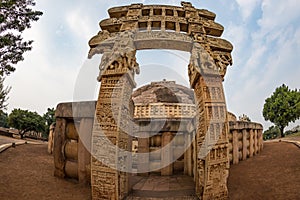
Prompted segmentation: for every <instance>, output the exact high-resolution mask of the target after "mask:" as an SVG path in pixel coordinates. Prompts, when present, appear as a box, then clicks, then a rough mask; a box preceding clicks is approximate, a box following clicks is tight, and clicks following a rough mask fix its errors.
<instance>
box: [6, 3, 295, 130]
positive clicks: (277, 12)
mask: <svg viewBox="0 0 300 200" xmlns="http://www.w3.org/2000/svg"><path fill="white" fill-rule="evenodd" d="M191 2H192V3H193V5H194V6H195V7H197V8H204V9H208V10H210V11H213V12H215V13H216V14H217V18H216V21H217V22H218V23H220V24H222V25H223V26H224V27H225V31H224V34H223V36H222V37H223V38H225V39H227V40H229V41H230V42H231V43H232V44H233V45H234V51H233V53H232V55H233V60H234V65H233V66H231V67H229V68H228V70H227V75H226V77H225V81H224V88H225V93H226V101H227V107H228V110H229V111H231V112H233V113H235V114H236V115H237V116H239V115H242V114H247V115H248V116H249V117H250V118H251V119H252V121H256V122H260V123H262V124H263V125H264V128H265V129H266V128H268V127H269V126H270V125H271V123H269V122H265V121H264V119H263V117H262V108H263V104H264V100H265V99H266V98H267V97H269V96H270V95H271V94H272V92H273V91H274V90H275V88H276V87H278V86H280V85H281V84H283V83H285V84H286V85H288V86H289V87H290V88H292V89H294V88H300V78H299V76H300V66H299V64H298V63H299V62H298V57H299V55H300V12H299V8H300V1H298V0H285V1H283V0H277V1H274V0H273V1H271V0H214V1H211V0H199V1H191ZM36 3H37V5H36V7H35V8H36V9H37V10H41V11H43V12H44V15H43V16H42V17H41V19H40V20H39V21H38V22H35V23H34V24H33V25H32V28H31V29H28V30H26V31H25V32H24V38H25V39H33V40H34V41H35V42H34V43H33V50H32V51H30V52H27V53H26V55H25V60H24V61H23V62H20V63H18V64H17V66H16V68H17V70H16V72H14V73H13V74H11V75H10V76H9V77H8V78H7V79H6V82H5V84H6V85H10V86H12V90H11V93H10V98H9V108H8V111H9V112H10V110H12V109H13V108H22V109H29V110H33V111H37V112H39V113H40V114H42V113H44V112H45V111H46V109H47V107H55V106H56V105H57V104H58V103H59V102H68V101H74V100H92V99H96V98H97V93H98V87H99V83H98V82H97V81H96V77H97V75H98V65H99V63H100V56H95V57H94V58H93V59H92V60H87V54H88V51H89V47H88V41H89V39H90V38H91V37H92V36H94V35H96V34H97V32H98V31H99V30H100V28H99V25H98V23H99V22H100V21H101V20H102V19H105V18H108V13H107V9H108V8H110V7H113V6H119V5H127V4H131V3H144V4H169V5H176V6H179V5H180V1H175V0H172V1H161V0H156V1H147V0H144V1H103V0H89V1H86V0H72V1H59V0H52V1H41V0H37V2H36ZM137 59H138V62H139V63H140V66H141V75H139V76H137V77H136V81H137V83H138V85H143V84H145V83H147V82H149V81H155V80H162V79H163V78H166V79H169V80H176V81H177V82H179V83H181V84H184V85H186V86H188V76H187V69H186V68H187V64H188V59H189V54H187V53H184V52H180V51H166V50H162V51H158V50H155V51H139V52H138V55H137ZM298 123H299V121H298ZM291 126H293V124H291Z"/></svg>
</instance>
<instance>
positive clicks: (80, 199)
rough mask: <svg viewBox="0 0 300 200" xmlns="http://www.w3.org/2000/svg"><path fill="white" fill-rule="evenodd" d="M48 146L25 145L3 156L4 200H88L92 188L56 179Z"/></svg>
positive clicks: (0, 180)
mask: <svg viewBox="0 0 300 200" xmlns="http://www.w3.org/2000/svg"><path fill="white" fill-rule="evenodd" d="M53 167H54V165H53V158H52V156H51V155H49V154H48V153H47V144H42V145H31V144H26V145H21V146H17V147H16V148H9V149H7V150H6V151H4V152H2V153H1V154H0V199H3V200H23V199H24V200H25V199H28V200H29V199H30V200H40V199H43V200H48V199H49V200H85V199H91V195H90V188H89V187H88V186H84V185H80V184H77V183H76V182H74V181H72V180H69V181H67V180H61V179H58V178H56V177H54V176H53V171H54V170H53Z"/></svg>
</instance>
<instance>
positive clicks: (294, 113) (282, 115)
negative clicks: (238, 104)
mask: <svg viewBox="0 0 300 200" xmlns="http://www.w3.org/2000/svg"><path fill="white" fill-rule="evenodd" d="M263 116H264V118H265V120H270V121H271V122H272V123H274V124H275V125H276V126H278V128H279V130H280V134H281V137H284V128H285V127H287V126H288V124H289V123H290V122H295V121H296V120H297V119H299V118H300V92H299V91H298V90H297V89H295V90H290V89H289V88H288V86H286V85H284V84H283V85H282V86H280V87H278V88H276V90H275V92H273V94H272V95H271V97H269V98H267V99H266V100H265V104H264V108H263Z"/></svg>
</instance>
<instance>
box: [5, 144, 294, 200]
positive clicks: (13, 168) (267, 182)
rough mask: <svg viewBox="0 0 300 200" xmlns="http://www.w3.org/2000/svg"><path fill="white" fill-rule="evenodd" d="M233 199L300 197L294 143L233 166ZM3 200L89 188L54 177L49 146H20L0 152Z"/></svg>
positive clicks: (73, 194) (67, 197)
mask: <svg viewBox="0 0 300 200" xmlns="http://www.w3.org/2000/svg"><path fill="white" fill-rule="evenodd" d="M228 188H229V196H230V199H239V200H240V199H243V200H247V199H249V200H250V199H256V200H259V199H264V200H265V199H279V200H280V199H282V200H283V199H284V200H286V199H299V196H300V149H299V148H297V147H296V146H295V145H293V144H287V143H283V142H281V143H267V144H265V148H264V150H263V151H262V153H261V154H259V155H257V156H255V157H253V158H251V159H249V160H246V161H243V162H240V163H239V164H238V165H232V166H231V168H230V175H229V181H228ZM0 199H5V200H10V199H11V200H15V199H17V200H19V199H20V200H23V199H24V200H25V199H30V200H40V199H43V200H48V199H49V200H50V199H51V200H54V199H57V200H71V199H72V200H85V199H91V194H90V187H89V186H85V185H80V184H78V183H76V182H75V181H72V180H61V179H58V178H56V177H54V176H53V159H52V156H51V155H49V154H48V153H47V146H46V145H45V144H43V145H30V144H26V145H21V146H17V147H16V148H10V149H8V150H6V151H4V152H3V153H1V154H0Z"/></svg>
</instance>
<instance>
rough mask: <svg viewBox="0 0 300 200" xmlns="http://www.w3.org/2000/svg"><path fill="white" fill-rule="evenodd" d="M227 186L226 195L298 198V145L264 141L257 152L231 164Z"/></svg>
mask: <svg viewBox="0 0 300 200" xmlns="http://www.w3.org/2000/svg"><path fill="white" fill-rule="evenodd" d="M228 189H229V196H230V199H255V200H260V199H263V200H267V199H276V200H288V199H295V200H296V199H300V149H299V148H298V147H296V145H294V144H289V143H285V142H280V143H265V144H264V149H263V151H262V152H261V153H260V154H259V155H257V156H254V157H253V158H251V159H248V160H245V161H242V162H240V163H239V164H237V165H232V166H231V168H230V173H229V181H228Z"/></svg>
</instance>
